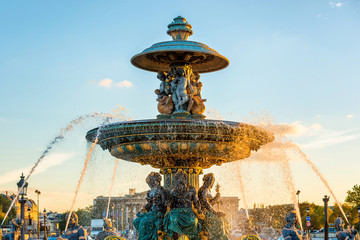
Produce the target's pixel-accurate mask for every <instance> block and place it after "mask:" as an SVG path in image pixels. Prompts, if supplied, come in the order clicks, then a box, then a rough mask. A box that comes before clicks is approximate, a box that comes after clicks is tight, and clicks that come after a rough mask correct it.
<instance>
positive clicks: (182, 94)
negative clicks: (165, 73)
mask: <svg viewBox="0 0 360 240" xmlns="http://www.w3.org/2000/svg"><path fill="white" fill-rule="evenodd" d="M173 82H174V84H177V86H176V91H175V92H173V100H174V103H175V109H176V110H177V111H181V110H183V109H182V108H181V107H182V106H183V105H184V104H185V103H187V102H188V101H189V99H190V98H189V95H188V92H187V88H189V89H190V92H191V93H193V92H194V90H193V88H192V86H191V84H190V79H189V78H188V77H187V76H186V75H185V70H184V68H182V67H179V68H178V69H177V70H176V78H175V80H174V81H173ZM172 84H173V83H172ZM174 96H175V97H174Z"/></svg>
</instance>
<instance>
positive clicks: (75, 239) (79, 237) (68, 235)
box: [57, 212, 86, 240]
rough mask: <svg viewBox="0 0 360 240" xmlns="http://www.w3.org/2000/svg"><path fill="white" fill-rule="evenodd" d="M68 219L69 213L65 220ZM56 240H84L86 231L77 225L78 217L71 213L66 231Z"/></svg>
mask: <svg viewBox="0 0 360 240" xmlns="http://www.w3.org/2000/svg"><path fill="white" fill-rule="evenodd" d="M68 217H69V213H67V214H66V216H65V219H66V220H67V219H68ZM57 239H58V240H64V239H68V240H86V230H85V229H84V228H83V227H82V226H80V225H79V217H78V215H77V214H76V213H74V212H73V213H71V217H70V221H69V226H68V229H67V230H66V231H65V232H64V234H63V235H61V236H60V237H58V238H57Z"/></svg>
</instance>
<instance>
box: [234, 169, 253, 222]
mask: <svg viewBox="0 0 360 240" xmlns="http://www.w3.org/2000/svg"><path fill="white" fill-rule="evenodd" d="M240 164H241V163H240V162H239V163H238V164H237V165H236V166H237V172H238V173H239V183H240V190H241V197H242V199H243V204H244V207H245V212H246V217H247V219H250V217H249V206H248V203H247V200H246V194H245V186H244V182H243V178H242V175H241V166H240Z"/></svg>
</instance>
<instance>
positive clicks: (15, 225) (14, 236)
mask: <svg viewBox="0 0 360 240" xmlns="http://www.w3.org/2000/svg"><path fill="white" fill-rule="evenodd" d="M23 224H24V220H21V219H12V220H11V230H12V232H11V233H8V234H5V235H4V236H3V239H4V240H19V239H20V234H21V232H20V231H21V228H22V226H23Z"/></svg>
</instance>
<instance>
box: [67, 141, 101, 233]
mask: <svg viewBox="0 0 360 240" xmlns="http://www.w3.org/2000/svg"><path fill="white" fill-rule="evenodd" d="M97 142H98V136H97V137H96V139H95V141H94V142H93V144H92V145H91V147H90V149H89V152H88V154H87V155H86V159H85V162H84V167H83V170H82V171H81V175H80V179H79V182H78V185H77V187H76V191H75V195H74V199H73V201H72V204H71V208H70V213H69V217H68V219H67V221H66V227H65V231H66V230H67V228H68V225H69V221H70V217H71V214H72V212H73V209H74V205H75V202H76V198H77V195H78V193H79V189H80V186H81V183H82V180H83V178H84V175H85V172H86V169H87V167H88V164H89V160H90V157H91V153H92V151H93V150H94V148H95V146H96V143H97Z"/></svg>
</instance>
